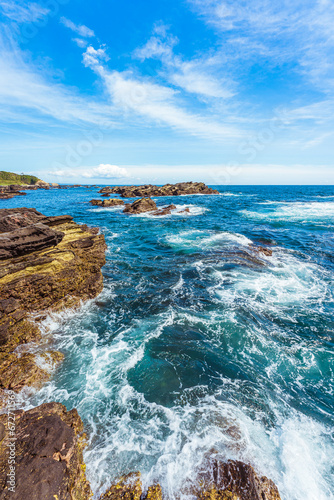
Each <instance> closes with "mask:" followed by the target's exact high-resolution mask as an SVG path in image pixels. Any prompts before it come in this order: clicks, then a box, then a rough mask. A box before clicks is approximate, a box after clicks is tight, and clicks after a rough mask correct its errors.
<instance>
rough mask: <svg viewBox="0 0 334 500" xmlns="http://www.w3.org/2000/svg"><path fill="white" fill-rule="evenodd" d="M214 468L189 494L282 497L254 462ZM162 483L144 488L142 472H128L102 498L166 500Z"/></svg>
mask: <svg viewBox="0 0 334 500" xmlns="http://www.w3.org/2000/svg"><path fill="white" fill-rule="evenodd" d="M211 469H212V470H210V471H207V472H205V473H202V474H201V475H200V477H199V480H198V484H199V485H200V487H199V488H198V489H194V490H192V491H191V492H190V491H187V492H183V493H185V494H187V493H188V496H189V497H192V498H196V499H198V500H280V494H279V492H278V489H277V487H276V486H275V484H274V483H273V482H272V481H271V480H270V479H268V478H266V477H264V476H263V477H260V476H258V475H257V473H256V472H255V470H254V469H253V467H252V466H251V465H248V464H245V463H243V462H238V461H231V460H230V461H228V462H226V463H218V462H215V463H214V464H213V468H211ZM163 497H164V496H163V492H162V490H161V487H160V485H159V484H156V485H153V486H150V487H149V488H148V490H147V491H146V492H145V491H143V487H142V483H141V479H140V474H139V473H136V474H128V475H127V476H125V477H123V478H121V480H120V481H118V482H117V483H114V484H113V485H112V486H111V487H110V488H109V489H108V491H107V492H106V493H105V494H104V495H102V496H101V497H100V500H122V499H126V500H162V498H163Z"/></svg>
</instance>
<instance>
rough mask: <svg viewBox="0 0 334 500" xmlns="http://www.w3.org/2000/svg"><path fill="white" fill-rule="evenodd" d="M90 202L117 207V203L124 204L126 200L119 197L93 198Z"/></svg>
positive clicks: (101, 205)
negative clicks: (108, 198) (107, 198)
mask: <svg viewBox="0 0 334 500" xmlns="http://www.w3.org/2000/svg"><path fill="white" fill-rule="evenodd" d="M89 203H90V204H91V205H95V206H98V207H116V206H117V205H124V201H123V200H119V199H118V198H111V199H110V200H91V201H90V202H89Z"/></svg>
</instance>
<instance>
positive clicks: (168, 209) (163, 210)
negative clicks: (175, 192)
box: [152, 205, 176, 215]
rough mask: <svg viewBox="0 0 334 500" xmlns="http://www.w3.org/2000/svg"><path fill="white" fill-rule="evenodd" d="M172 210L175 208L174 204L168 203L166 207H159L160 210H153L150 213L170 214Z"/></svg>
mask: <svg viewBox="0 0 334 500" xmlns="http://www.w3.org/2000/svg"><path fill="white" fill-rule="evenodd" d="M172 210H176V206H175V205H168V207H165V208H161V209H160V210H157V211H156V212H153V213H152V215H170V214H171V213H172Z"/></svg>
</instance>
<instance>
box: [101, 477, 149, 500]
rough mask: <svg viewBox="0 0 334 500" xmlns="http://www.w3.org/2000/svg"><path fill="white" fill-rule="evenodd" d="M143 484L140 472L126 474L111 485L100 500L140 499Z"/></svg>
mask: <svg viewBox="0 0 334 500" xmlns="http://www.w3.org/2000/svg"><path fill="white" fill-rule="evenodd" d="M141 495H142V486H141V480H140V474H139V472H137V473H133V474H128V475H127V476H124V477H123V478H122V479H121V480H120V481H119V482H118V483H116V484H113V485H112V486H110V488H109V489H108V491H106V493H105V494H104V495H102V496H101V497H100V500H140V499H141Z"/></svg>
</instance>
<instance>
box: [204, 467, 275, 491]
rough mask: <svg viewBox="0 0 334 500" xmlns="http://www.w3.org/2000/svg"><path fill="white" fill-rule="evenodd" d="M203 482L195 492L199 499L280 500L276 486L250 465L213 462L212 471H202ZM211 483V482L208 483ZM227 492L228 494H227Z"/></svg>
mask: <svg viewBox="0 0 334 500" xmlns="http://www.w3.org/2000/svg"><path fill="white" fill-rule="evenodd" d="M200 482H201V483H202V484H204V485H205V486H204V487H203V489H202V491H199V492H198V493H197V497H198V498H200V499H201V500H204V499H207V500H223V499H224V500H225V499H228V498H230V499H231V500H281V497H280V494H279V492H278V489H277V486H276V485H275V484H274V483H273V481H271V479H268V478H266V477H264V476H263V477H260V476H258V474H257V473H256V472H255V470H254V469H253V467H252V466H251V465H248V464H245V463H243V462H238V461H234V460H229V461H228V462H226V463H219V462H215V463H214V464H213V468H212V471H210V474H209V473H207V472H206V473H203V474H202V475H201V478H200ZM210 483H211V484H210ZM227 494H229V495H230V496H227Z"/></svg>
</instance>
